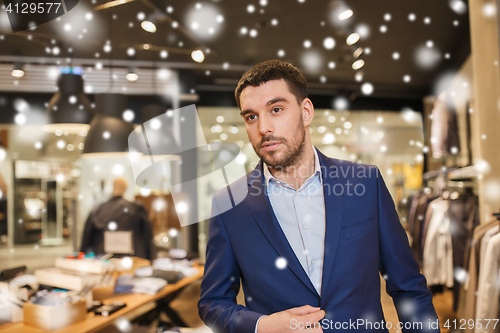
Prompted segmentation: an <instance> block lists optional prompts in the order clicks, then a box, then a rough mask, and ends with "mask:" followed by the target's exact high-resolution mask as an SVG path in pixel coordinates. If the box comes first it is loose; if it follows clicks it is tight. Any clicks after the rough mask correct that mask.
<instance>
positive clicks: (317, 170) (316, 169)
mask: <svg viewBox="0 0 500 333" xmlns="http://www.w3.org/2000/svg"><path fill="white" fill-rule="evenodd" d="M312 147H313V151H314V173H313V174H312V175H311V177H309V178H307V180H306V181H305V182H308V181H309V180H310V179H312V178H313V177H315V176H316V175H317V174H319V176H320V180H321V184H323V177H322V173H321V165H320V163H319V157H318V152H317V151H316V148H314V146H312ZM262 169H263V170H264V178H265V180H266V188H267V187H268V186H269V180H271V179H274V180H276V181H277V179H276V178H275V177H274V176H273V175H272V174H271V172H270V171H269V167H268V166H267V164H266V162H264V161H262Z"/></svg>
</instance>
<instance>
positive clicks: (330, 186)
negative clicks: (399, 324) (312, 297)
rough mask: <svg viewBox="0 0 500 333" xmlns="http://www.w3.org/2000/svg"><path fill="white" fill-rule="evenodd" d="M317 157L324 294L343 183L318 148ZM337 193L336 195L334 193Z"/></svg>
mask: <svg viewBox="0 0 500 333" xmlns="http://www.w3.org/2000/svg"><path fill="white" fill-rule="evenodd" d="M317 151H318V157H319V160H320V164H321V174H322V178H323V195H324V200H325V244H324V246H325V247H324V257H323V274H322V281H321V295H325V290H326V288H327V286H328V281H329V279H330V275H331V273H332V269H333V262H334V259H335V254H336V253H337V248H338V245H339V239H340V230H341V228H342V214H343V208H344V197H343V194H344V193H343V192H344V190H345V188H344V185H343V184H342V183H341V180H340V175H341V174H342V173H341V172H340V170H337V169H336V168H338V166H336V165H335V164H334V163H333V159H331V158H328V157H326V156H325V155H323V154H322V153H321V152H320V151H319V150H317ZM336 193H338V195H337V194H336Z"/></svg>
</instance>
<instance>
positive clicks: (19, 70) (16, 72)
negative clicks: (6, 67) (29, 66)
mask: <svg viewBox="0 0 500 333" xmlns="http://www.w3.org/2000/svg"><path fill="white" fill-rule="evenodd" d="M10 74H11V75H12V76H13V77H15V78H16V79H20V78H22V77H23V76H24V71H23V67H22V65H20V64H15V65H14V69H13V70H12V72H11V73H10Z"/></svg>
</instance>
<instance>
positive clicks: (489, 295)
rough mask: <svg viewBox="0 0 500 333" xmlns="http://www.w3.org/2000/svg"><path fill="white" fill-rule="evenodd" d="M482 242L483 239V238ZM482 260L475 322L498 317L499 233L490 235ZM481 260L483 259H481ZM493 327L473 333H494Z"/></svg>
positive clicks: (499, 281)
mask: <svg viewBox="0 0 500 333" xmlns="http://www.w3.org/2000/svg"><path fill="white" fill-rule="evenodd" d="M483 241H484V238H483ZM486 243H487V245H486V251H485V256H484V260H482V261H481V266H480V269H479V285H478V290H477V291H478V293H477V294H478V295H477V308H476V322H477V321H479V320H480V321H481V322H483V323H484V322H485V321H484V319H495V318H498V317H496V316H497V315H498V299H499V294H500V293H499V289H500V277H499V269H500V233H496V234H494V235H491V238H490V239H489V240H487V241H486ZM482 259H483V258H482ZM494 332H495V328H494V325H488V327H486V325H483V327H481V328H477V327H476V330H475V333H494Z"/></svg>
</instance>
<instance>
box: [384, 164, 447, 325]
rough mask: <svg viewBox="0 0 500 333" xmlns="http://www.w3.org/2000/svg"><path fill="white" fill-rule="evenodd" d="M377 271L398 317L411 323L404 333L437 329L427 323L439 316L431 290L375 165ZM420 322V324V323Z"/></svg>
mask: <svg viewBox="0 0 500 333" xmlns="http://www.w3.org/2000/svg"><path fill="white" fill-rule="evenodd" d="M377 188H378V189H377V191H378V214H379V235H380V240H379V242H380V243H379V244H380V245H379V247H380V249H379V251H380V262H379V265H380V273H381V274H382V276H383V277H384V279H385V280H386V289H387V293H388V294H389V295H390V296H391V297H392V299H393V301H394V305H395V306H396V311H397V313H398V317H399V320H400V321H401V322H402V323H410V324H408V326H407V327H411V328H409V329H405V327H404V325H403V328H402V331H403V332H404V333H414V332H434V333H439V332H440V329H439V325H438V327H437V329H435V328H434V326H431V325H430V323H434V325H435V323H436V321H437V319H438V317H437V315H436V311H435V310H434V306H433V305H432V294H431V293H430V291H429V289H428V288H427V282H426V280H425V277H424V276H423V275H422V274H420V268H419V266H418V264H417V262H416V260H415V258H414V257H413V253H412V250H411V248H410V245H409V243H408V237H407V236H406V232H405V230H404V229H403V226H402V225H401V223H400V221H399V216H398V214H397V212H396V209H395V206H394V201H393V200H392V197H391V195H390V193H389V190H388V189H387V187H386V185H385V182H384V180H383V178H382V176H381V174H380V170H378V169H377ZM420 323H421V325H422V326H420V327H419V325H420Z"/></svg>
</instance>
